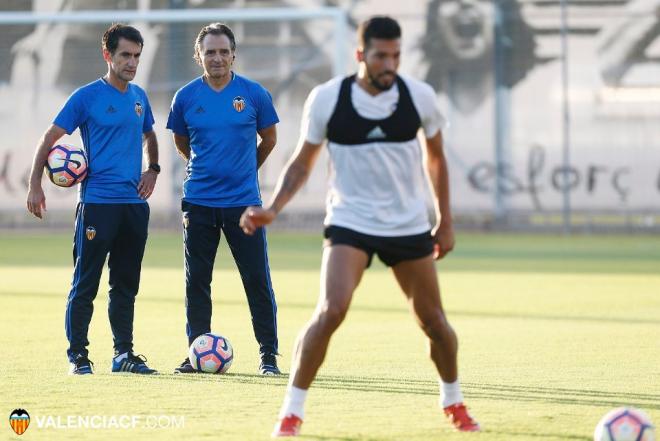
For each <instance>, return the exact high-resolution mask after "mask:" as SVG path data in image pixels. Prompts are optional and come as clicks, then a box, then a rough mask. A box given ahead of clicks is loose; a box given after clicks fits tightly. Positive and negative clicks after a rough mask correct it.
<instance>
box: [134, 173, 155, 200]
mask: <svg viewBox="0 0 660 441" xmlns="http://www.w3.org/2000/svg"><path fill="white" fill-rule="evenodd" d="M156 178H158V173H156V172H155V171H153V170H151V169H148V170H146V171H144V172H142V176H141V177H140V183H139V184H138V187H137V189H138V195H139V196H140V199H144V200H147V199H149V196H151V193H153V192H154V188H155V187H156Z"/></svg>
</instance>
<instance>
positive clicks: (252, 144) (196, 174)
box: [167, 72, 279, 207]
mask: <svg viewBox="0 0 660 441" xmlns="http://www.w3.org/2000/svg"><path fill="white" fill-rule="evenodd" d="M278 122H279V118H278V117H277V113H276V112H275V108H274V106H273V99H272V97H271V96H270V93H268V91H267V90H266V89H265V88H264V87H263V86H261V85H260V84H259V83H256V82H254V81H251V80H249V79H247V78H245V77H242V76H240V75H236V74H234V73H233V72H232V79H231V81H230V82H229V84H227V86H226V87H225V88H224V89H222V90H221V91H220V92H216V91H214V90H213V89H211V87H209V85H208V84H206V82H205V81H204V78H203V77H199V78H196V79H195V80H193V81H191V82H190V83H188V84H186V85H185V86H183V87H182V88H181V89H179V90H178V91H177V93H176V95H174V99H173V100H172V107H171V109H170V115H169V118H168V120H167V128H168V129H170V130H172V132H174V133H175V134H177V135H181V136H186V137H188V138H189V139H190V160H189V161H188V165H187V167H186V177H185V180H184V182H183V200H185V201H187V202H190V203H193V204H198V205H203V206H207V207H241V206H246V205H261V194H260V192H259V181H258V176H257V131H258V130H261V129H264V128H267V127H270V126H272V125H273V124H276V123H278Z"/></svg>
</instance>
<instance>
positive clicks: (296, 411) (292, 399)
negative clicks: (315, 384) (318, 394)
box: [279, 384, 307, 420]
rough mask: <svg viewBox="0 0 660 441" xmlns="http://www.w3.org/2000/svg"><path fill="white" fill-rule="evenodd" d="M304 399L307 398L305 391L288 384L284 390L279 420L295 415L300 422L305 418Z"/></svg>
mask: <svg viewBox="0 0 660 441" xmlns="http://www.w3.org/2000/svg"><path fill="white" fill-rule="evenodd" d="M305 398H307V390H306V389H300V388H298V387H295V386H294V385H291V384H290V385H289V387H288V388H287V390H286V396H285V397H284V403H282V408H281V409H280V416H279V418H280V419H282V418H284V417H286V416H289V415H295V416H297V417H298V418H300V419H301V420H302V419H303V417H304V416H305Z"/></svg>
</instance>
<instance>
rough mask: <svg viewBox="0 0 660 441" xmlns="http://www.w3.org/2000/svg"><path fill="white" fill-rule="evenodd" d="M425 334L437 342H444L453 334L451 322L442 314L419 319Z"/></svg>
mask: <svg viewBox="0 0 660 441" xmlns="http://www.w3.org/2000/svg"><path fill="white" fill-rule="evenodd" d="M419 323H420V327H421V328H422V330H423V331H424V334H426V335H427V336H428V338H430V339H431V340H433V341H435V342H442V341H444V340H446V339H447V337H448V335H450V334H452V333H453V330H452V329H451V326H450V325H449V322H447V319H446V318H445V316H444V315H443V314H442V313H435V314H427V315H424V316H423V317H420V318H419Z"/></svg>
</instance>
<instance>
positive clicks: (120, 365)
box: [112, 352, 156, 374]
mask: <svg viewBox="0 0 660 441" xmlns="http://www.w3.org/2000/svg"><path fill="white" fill-rule="evenodd" d="M146 362H147V357H145V356H144V355H142V354H140V355H135V354H134V353H132V352H129V353H128V356H127V357H126V358H124V359H122V360H120V361H117V358H116V357H115V358H113V359H112V372H130V373H132V374H155V373H156V370H155V369H151V368H150V367H149V366H147V363H146Z"/></svg>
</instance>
